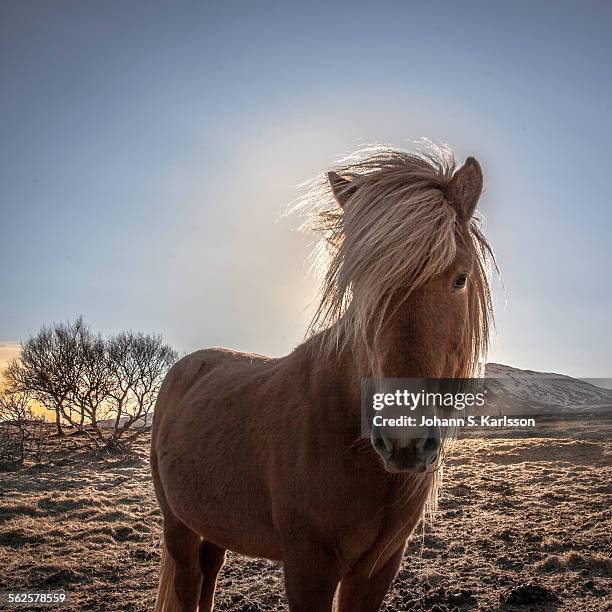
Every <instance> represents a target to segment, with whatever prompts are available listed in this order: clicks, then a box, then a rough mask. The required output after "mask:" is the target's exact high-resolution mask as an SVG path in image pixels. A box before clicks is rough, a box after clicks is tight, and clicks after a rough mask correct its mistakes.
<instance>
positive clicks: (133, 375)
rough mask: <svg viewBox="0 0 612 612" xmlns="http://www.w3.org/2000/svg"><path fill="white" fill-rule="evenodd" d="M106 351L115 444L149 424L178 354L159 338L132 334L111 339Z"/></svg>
mask: <svg viewBox="0 0 612 612" xmlns="http://www.w3.org/2000/svg"><path fill="white" fill-rule="evenodd" d="M107 347H108V364H109V370H110V374H111V381H112V384H111V387H110V388H111V390H110V392H109V398H110V403H111V406H112V408H111V410H112V412H113V413H114V427H113V434H112V440H113V442H117V441H118V440H119V439H120V438H121V437H122V436H123V435H124V433H125V432H126V431H127V430H128V429H130V428H131V427H132V426H133V425H134V424H135V423H140V424H142V425H143V426H146V425H148V424H149V419H148V417H149V414H150V413H151V411H152V409H153V406H154V405H155V400H156V398H157V393H158V391H159V388H160V386H161V383H162V381H163V379H164V377H165V375H166V373H167V372H168V370H169V369H170V367H171V366H172V364H173V363H174V362H175V361H176V359H177V357H178V354H177V352H176V351H174V350H173V349H172V348H171V347H170V346H168V345H167V344H164V342H163V340H162V337H161V336H160V335H146V334H142V333H136V332H132V331H129V332H123V333H120V334H118V335H117V336H114V337H112V338H109V339H108V341H107Z"/></svg>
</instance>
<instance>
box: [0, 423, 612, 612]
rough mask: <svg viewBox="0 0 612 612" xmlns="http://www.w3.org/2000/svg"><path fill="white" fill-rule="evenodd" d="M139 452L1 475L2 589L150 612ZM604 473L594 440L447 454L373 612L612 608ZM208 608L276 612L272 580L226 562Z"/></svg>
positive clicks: (155, 544) (610, 454) (241, 562)
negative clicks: (426, 510)
mask: <svg viewBox="0 0 612 612" xmlns="http://www.w3.org/2000/svg"><path fill="white" fill-rule="evenodd" d="M147 453H148V439H147V438H146V437H143V439H142V441H141V442H139V443H138V446H137V447H136V449H135V453H134V454H133V455H132V456H126V457H106V458H97V459H92V458H91V457H86V456H80V457H77V458H75V457H66V458H64V459H62V460H58V461H56V462H55V464H54V465H52V466H45V467H42V468H41V467H38V468H37V467H32V466H29V467H26V468H20V469H19V470H17V471H10V472H4V473H1V474H0V591H3V590H20V589H44V590H49V589H52V590H55V589H64V590H67V591H69V592H70V596H71V602H70V606H69V609H74V610H117V611H119V610H120V611H126V612H127V611H130V610H151V609H152V606H153V602H154V596H155V589H156V581H157V569H158V563H159V536H160V515H159V512H158V510H157V506H156V502H155V498H154V495H153V490H152V486H151V481H150V478H149V473H148V460H147ZM611 476H612V442H610V441H609V436H607V435H602V434H601V432H599V433H594V432H592V431H585V432H582V433H581V434H579V437H578V438H576V437H574V438H573V439H564V438H559V437H549V438H535V439H533V438H531V439H511V438H499V439H488V440H482V439H471V440H461V441H458V442H456V443H454V445H453V448H452V450H451V456H450V457H449V459H448V461H447V467H446V471H445V476H444V485H443V488H442V493H441V498H440V503H439V510H438V512H437V514H436V516H435V519H434V521H433V524H432V525H428V526H426V527H424V528H422V529H421V530H419V531H418V533H415V535H414V536H413V538H412V541H411V544H410V546H409V549H408V551H407V553H406V556H405V559H404V563H403V566H402V569H401V571H400V573H399V575H398V577H397V578H396V580H395V582H394V584H393V588H392V590H391V592H390V593H389V594H388V596H387V599H386V600H385V604H384V606H383V609H384V610H387V611H391V610H394V611H396V610H397V611H399V610H437V611H448V610H455V609H459V610H464V609H480V610H526V609H547V610H551V609H553V610H554V609H559V610H572V611H578V610H612V599H611V595H610V592H611V591H610V589H611V583H610V575H611V571H612V560H611V557H610V552H611V551H612V507H611V503H610V493H611V492H612V486H611V483H612V478H611ZM538 605H539V606H540V607H539V608H538V607H537V606H538ZM47 609H48V608H47ZM216 609H218V610H237V611H242V612H248V611H252V612H255V611H258V610H262V611H263V610H283V609H286V605H285V599H284V594H283V588H282V574H281V569H280V568H279V567H278V566H277V565H275V564H273V563H270V562H268V561H262V560H257V559H246V558H243V557H240V556H238V555H233V554H232V555H229V558H228V563H227V564H226V566H225V568H224V569H223V571H222V574H221V577H220V580H219V588H218V594H217V607H216Z"/></svg>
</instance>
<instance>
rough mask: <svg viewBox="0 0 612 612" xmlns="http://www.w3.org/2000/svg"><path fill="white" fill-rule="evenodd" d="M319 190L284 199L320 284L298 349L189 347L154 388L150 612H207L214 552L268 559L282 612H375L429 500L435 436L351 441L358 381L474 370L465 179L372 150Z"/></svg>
mask: <svg viewBox="0 0 612 612" xmlns="http://www.w3.org/2000/svg"><path fill="white" fill-rule="evenodd" d="M324 177H325V182H323V179H322V180H321V181H319V182H317V183H314V185H313V188H312V190H311V191H310V193H309V195H308V196H307V197H306V198H305V199H304V200H303V201H302V203H301V206H302V208H305V209H307V210H309V211H310V213H311V214H310V218H309V221H308V222H307V223H306V226H307V227H308V228H311V229H314V230H317V231H319V232H320V233H321V234H322V240H321V244H320V245H319V248H318V250H317V253H318V262H319V264H320V265H321V266H323V268H324V272H325V277H324V282H323V288H322V297H321V302H320V305H319V308H318V310H317V313H316V316H315V319H314V322H313V325H312V327H311V333H310V335H309V338H308V339H307V340H306V341H305V342H304V343H303V344H302V345H300V346H298V347H297V348H296V349H295V350H294V351H293V352H292V353H291V354H289V355H287V356H286V357H282V358H278V359H272V358H268V357H262V356H260V355H252V354H246V353H238V352H235V351H230V350H226V349H210V350H203V351H198V352H196V353H193V354H192V355H189V356H187V357H185V358H184V359H182V360H181V361H180V362H178V363H177V364H176V365H175V366H174V367H173V368H172V370H171V371H170V373H169V374H168V376H167V378H166V380H165V382H164V384H163V386H162V389H161V391H160V394H159V398H158V400H157V408H156V411H155V417H154V423H153V439H152V448H151V470H152V473H153V480H154V483H155V491H156V494H157V498H158V500H159V504H160V506H161V510H162V513H163V517H164V541H165V550H164V552H163V557H162V567H161V573H160V581H159V591H158V595H157V607H156V609H157V610H164V611H167V610H183V611H188V610H197V609H199V610H200V611H205V610H211V609H212V607H213V600H214V591H215V585H216V579H217V575H218V573H219V570H220V569H221V567H222V565H223V563H224V561H225V551H226V550H227V549H229V550H233V551H236V552H238V553H240V554H243V555H249V556H253V557H265V558H268V559H273V560H278V561H281V562H282V563H283V566H284V576H285V586H286V591H287V598H288V601H289V606H290V609H291V610H292V611H293V612H306V611H308V612H310V611H315V612H317V611H327V612H329V611H330V610H331V609H332V607H333V606H334V601H335V602H336V604H335V605H336V607H337V609H338V610H340V611H341V612H359V611H364V612H365V611H368V612H369V611H374V610H378V609H379V607H380V605H381V603H382V601H383V599H384V597H385V594H386V593H387V590H388V589H389V586H390V584H391V582H392V580H393V578H394V576H395V574H396V572H397V570H398V568H399V565H400V563H401V560H402V555H403V551H404V547H405V544H406V541H407V539H408V537H409V535H410V533H411V532H412V531H413V529H414V528H415V526H416V525H417V524H418V523H419V521H420V519H421V517H422V514H423V511H424V508H425V505H426V502H427V500H428V498H429V497H431V495H432V494H434V493H435V474H436V470H437V468H438V465H439V463H440V461H441V460H440V446H441V444H440V443H441V440H440V438H439V436H436V435H433V434H432V435H431V436H429V437H428V438H427V439H424V440H423V439H421V440H407V441H405V442H403V443H402V442H398V441H389V440H383V441H382V442H384V444H381V440H380V439H379V438H377V439H375V438H374V437H373V438H372V439H371V440H370V442H371V444H370V442H368V441H367V440H366V441H365V443H363V442H364V439H363V438H362V436H361V434H360V418H361V408H360V381H361V379H362V378H364V377H389V378H392V377H393V378H401V377H403V378H408V377H449V378H450V377H467V376H470V375H472V374H473V373H474V372H475V369H476V368H477V367H478V364H479V362H480V360H481V358H482V356H483V352H484V350H485V349H486V345H487V335H488V325H489V321H490V317H491V302H490V294H489V285H488V281H487V267H488V260H489V258H490V256H491V251H490V249H489V247H488V245H487V243H486V241H485V239H484V237H483V235H482V234H481V232H480V229H479V227H478V225H477V223H476V221H475V220H474V219H473V213H474V209H475V207H476V203H477V200H478V199H479V197H480V193H481V189H482V172H481V169H480V166H479V164H478V162H477V161H476V160H475V159H474V158H471V157H470V158H468V160H467V161H466V163H465V165H464V166H463V167H461V168H460V169H459V170H457V171H455V162H454V159H453V157H452V155H451V154H450V152H449V151H448V150H446V149H442V148H439V147H432V148H431V149H430V150H428V151H427V152H421V153H406V152H401V151H395V150H390V149H387V148H375V149H367V150H365V151H361V152H360V153H358V154H355V155H353V156H351V157H350V158H347V161H346V163H345V165H343V166H342V167H340V168H337V169H336V171H335V172H330V173H328V174H327V175H324ZM432 466H433V467H432Z"/></svg>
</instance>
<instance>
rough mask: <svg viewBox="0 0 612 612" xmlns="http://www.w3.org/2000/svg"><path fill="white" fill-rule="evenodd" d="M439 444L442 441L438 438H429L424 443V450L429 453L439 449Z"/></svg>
mask: <svg viewBox="0 0 612 612" xmlns="http://www.w3.org/2000/svg"><path fill="white" fill-rule="evenodd" d="M439 446H440V442H439V440H438V439H437V438H427V440H425V444H423V450H424V451H425V452H428V453H429V452H433V451H436V450H438V448H439Z"/></svg>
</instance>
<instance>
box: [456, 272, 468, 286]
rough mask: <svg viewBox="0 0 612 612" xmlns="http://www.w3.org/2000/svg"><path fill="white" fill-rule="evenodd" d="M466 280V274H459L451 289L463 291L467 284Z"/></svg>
mask: <svg viewBox="0 0 612 612" xmlns="http://www.w3.org/2000/svg"><path fill="white" fill-rule="evenodd" d="M467 278H468V277H467V274H465V273H464V272H462V273H461V274H459V275H458V276H457V278H456V279H455V282H454V283H453V289H463V288H464V287H465V284H466V283H467Z"/></svg>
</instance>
